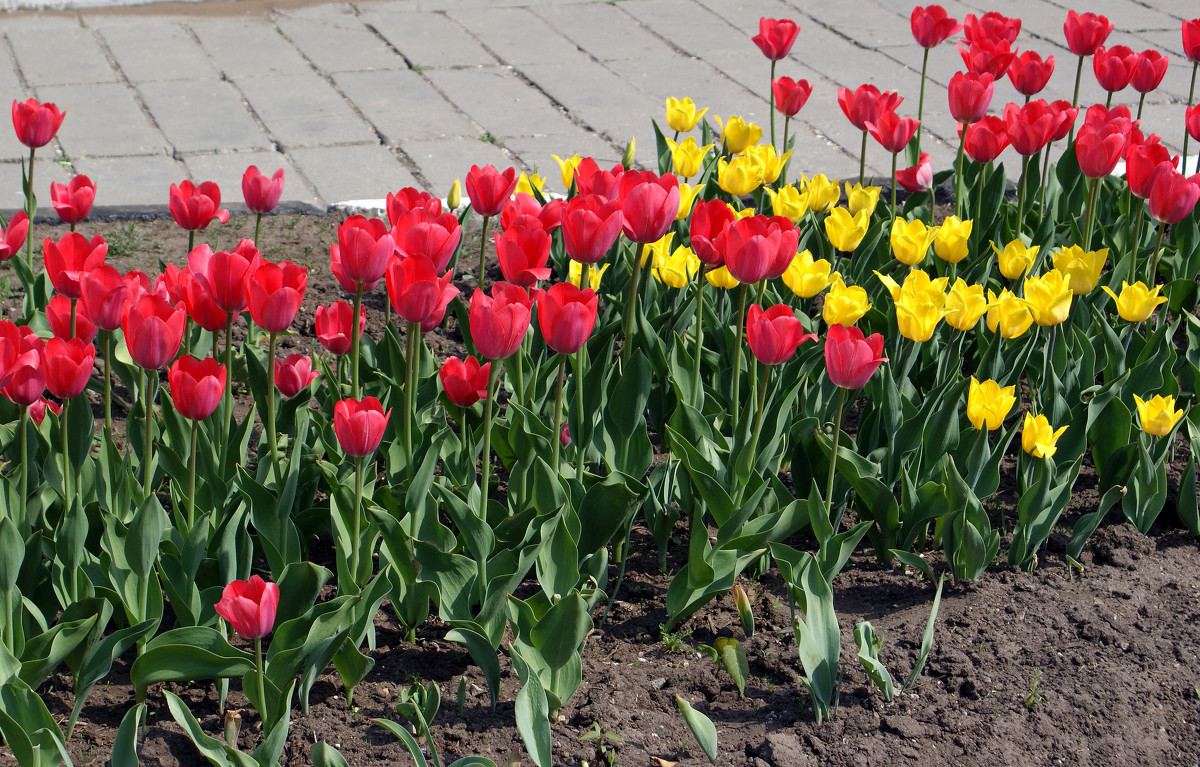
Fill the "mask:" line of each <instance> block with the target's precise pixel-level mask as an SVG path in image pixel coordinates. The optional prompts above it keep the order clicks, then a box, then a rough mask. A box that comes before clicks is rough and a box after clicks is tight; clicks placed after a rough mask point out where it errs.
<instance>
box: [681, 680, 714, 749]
mask: <svg viewBox="0 0 1200 767" xmlns="http://www.w3.org/2000/svg"><path fill="white" fill-rule="evenodd" d="M675 707H676V708H677V709H679V713H681V714H683V721H685V722H687V726H688V729H689V730H691V731H692V737H693V738H695V739H696V743H697V744H699V746H700V750H701V751H703V752H704V755H705V756H707V757H708V761H710V762H712V763H713V764H716V763H717V728H716V727H715V726H714V725H713V723H712V720H711V719H709V718H708V717H707V716H705V715H704V714H702V713H700V712H699V711H697V710H696V709H694V708H692V704H690V703H688V702H687V701H686V700H684V699H683V698H681V697H679V696H678V695H676V696H675Z"/></svg>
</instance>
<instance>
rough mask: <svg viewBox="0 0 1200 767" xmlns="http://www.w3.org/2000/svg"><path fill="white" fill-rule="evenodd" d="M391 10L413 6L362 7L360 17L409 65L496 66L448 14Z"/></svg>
mask: <svg viewBox="0 0 1200 767" xmlns="http://www.w3.org/2000/svg"><path fill="white" fill-rule="evenodd" d="M392 8H412V4H410V3H404V4H397V3H386V4H379V5H369V6H363V13H362V16H361V17H360V18H361V19H362V21H363V23H364V24H366V25H368V26H369V27H370V28H372V29H374V30H376V31H377V32H379V34H381V35H383V37H384V38H385V39H386V40H387V41H388V42H389V43H391V44H392V46H394V47H395V48H396V50H397V51H398V52H399V53H400V55H402V56H403V57H404V58H405V59H407V61H408V63H409V64H410V65H412V66H418V67H422V68H424V69H433V68H441V67H472V66H490V65H492V64H495V63H496V58H495V57H494V56H492V55H491V54H490V53H488V52H487V51H485V50H484V49H483V46H482V45H480V44H479V42H478V41H477V40H476V39H475V37H474V36H473V35H471V33H469V32H468V31H467V30H465V29H464V28H463V27H462V25H461V24H459V23H457V22H455V21H452V20H451V19H450V18H449V17H448V16H446V14H444V13H429V12H422V11H420V10H405V11H403V12H396V11H394V10H390V9H392Z"/></svg>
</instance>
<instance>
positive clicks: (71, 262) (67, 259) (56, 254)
mask: <svg viewBox="0 0 1200 767" xmlns="http://www.w3.org/2000/svg"><path fill="white" fill-rule="evenodd" d="M107 254H108V245H106V244H105V242H104V238H103V237H102V236H100V235H96V236H95V237H93V238H92V239H91V241H88V239H87V238H86V237H84V236H83V235H82V234H80V233H79V232H67V233H66V234H64V235H63V236H62V238H61V239H60V240H59V241H58V242H55V241H54V240H52V239H50V238H49V237H47V238H46V241H45V242H43V243H42V258H43V260H44V261H45V264H46V274H47V276H49V277H50V282H51V284H53V285H54V289H55V290H57V291H58V292H59V293H62V294H63V295H64V296H67V297H68V298H79V297H80V296H81V295H82V293H81V292H80V288H79V280H80V278H81V277H83V275H85V274H87V273H88V272H90V271H91V270H93V269H95V268H96V267H97V266H100V264H103V263H104V257H105V256H106V255H107Z"/></svg>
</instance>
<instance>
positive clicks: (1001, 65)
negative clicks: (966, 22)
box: [958, 37, 1017, 80]
mask: <svg viewBox="0 0 1200 767" xmlns="http://www.w3.org/2000/svg"><path fill="white" fill-rule="evenodd" d="M958 53H959V55H960V56H962V60H963V66H965V67H966V68H967V71H968V72H975V73H976V74H981V75H982V74H987V75H990V76H991V78H992V79H993V80H998V79H1000V78H1001V77H1004V74H1005V73H1006V72H1008V68H1009V66H1011V65H1012V62H1013V60H1014V59H1015V58H1016V56H1017V52H1016V50H1015V49H1014V48H1013V47H1012V44H1011V43H1010V42H1009V41H1008V40H1005V39H1004V38H995V37H982V38H978V39H976V40H972V41H970V42H969V43H967V44H966V45H963V44H960V45H959V46H958Z"/></svg>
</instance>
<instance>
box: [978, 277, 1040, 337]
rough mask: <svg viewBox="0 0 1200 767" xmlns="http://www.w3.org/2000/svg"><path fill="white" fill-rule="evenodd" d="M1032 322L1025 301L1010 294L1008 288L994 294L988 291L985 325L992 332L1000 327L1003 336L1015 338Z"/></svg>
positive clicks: (1022, 333) (1031, 316)
mask: <svg viewBox="0 0 1200 767" xmlns="http://www.w3.org/2000/svg"><path fill="white" fill-rule="evenodd" d="M1032 324H1033V315H1032V314H1030V312H1029V307H1028V306H1026V305H1025V302H1024V301H1022V300H1021V299H1019V298H1017V297H1016V296H1015V295H1013V294H1012V292H1011V291H1009V290H1008V288H1005V289H1004V290H1001V291H1000V295H996V294H995V293H993V292H992V291H990V290H989V291H988V310H987V327H988V330H990V331H992V332H993V333H995V332H996V329H997V328H999V329H1000V335H1001V337H1003V338H1017V337H1019V336H1021V335H1024V333H1025V331H1026V330H1029V326H1030V325H1032Z"/></svg>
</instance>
